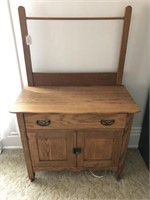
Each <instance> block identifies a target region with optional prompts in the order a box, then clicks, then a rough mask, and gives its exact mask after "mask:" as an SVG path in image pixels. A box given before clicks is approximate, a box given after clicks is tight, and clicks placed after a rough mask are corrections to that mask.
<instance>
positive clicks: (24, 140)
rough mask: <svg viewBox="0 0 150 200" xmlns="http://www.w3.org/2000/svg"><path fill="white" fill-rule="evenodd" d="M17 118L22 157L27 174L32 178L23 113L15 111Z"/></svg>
mask: <svg viewBox="0 0 150 200" xmlns="http://www.w3.org/2000/svg"><path fill="white" fill-rule="evenodd" d="M17 120H18V125H19V129H20V135H21V141H22V145H23V151H24V157H25V162H26V166H27V171H28V175H29V178H30V179H31V180H33V179H34V171H33V168H32V161H31V156H30V150H29V145H28V138H27V135H26V129H25V124H24V117H23V114H21V113H17Z"/></svg>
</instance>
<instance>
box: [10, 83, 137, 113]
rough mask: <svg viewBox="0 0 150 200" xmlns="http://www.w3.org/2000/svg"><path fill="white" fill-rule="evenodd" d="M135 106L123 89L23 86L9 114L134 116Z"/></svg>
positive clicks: (118, 87) (122, 87)
mask: <svg viewBox="0 0 150 200" xmlns="http://www.w3.org/2000/svg"><path fill="white" fill-rule="evenodd" d="M139 111H140V110H139V107H138V106H137V104H136V103H135V102H134V100H133V99H132V97H131V96H130V94H129V93H128V91H127V89H126V88H125V87H124V86H90V87H26V88H24V89H23V90H22V92H21V94H20V96H19V97H18V99H17V100H16V103H15V104H14V106H13V107H12V109H11V112H14V113H16V112H21V113H39V114H40V113H59V114H60V113H68V114H71V113H72V114H86V113H95V114H96V113H101V114H102V113H103V114H111V113H136V112H139Z"/></svg>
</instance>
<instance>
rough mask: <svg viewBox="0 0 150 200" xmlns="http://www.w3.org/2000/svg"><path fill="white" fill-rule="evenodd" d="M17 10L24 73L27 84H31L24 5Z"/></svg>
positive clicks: (30, 64)
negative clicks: (24, 67)
mask: <svg viewBox="0 0 150 200" xmlns="http://www.w3.org/2000/svg"><path fill="white" fill-rule="evenodd" d="M18 11H19V20H20V28H21V35H22V44H23V51H24V58H25V64H26V73H27V80H28V85H29V86H33V85H34V83H33V76H32V63H31V55H30V47H29V45H27V44H26V36H27V35H28V28H27V23H26V12H25V9H24V7H22V6H20V7H19V8H18Z"/></svg>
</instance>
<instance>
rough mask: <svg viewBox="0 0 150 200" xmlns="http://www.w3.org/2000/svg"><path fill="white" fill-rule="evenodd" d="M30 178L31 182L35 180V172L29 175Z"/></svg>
mask: <svg viewBox="0 0 150 200" xmlns="http://www.w3.org/2000/svg"><path fill="white" fill-rule="evenodd" d="M29 179H30V181H31V182H33V181H34V180H35V172H33V174H32V175H31V174H30V175H29Z"/></svg>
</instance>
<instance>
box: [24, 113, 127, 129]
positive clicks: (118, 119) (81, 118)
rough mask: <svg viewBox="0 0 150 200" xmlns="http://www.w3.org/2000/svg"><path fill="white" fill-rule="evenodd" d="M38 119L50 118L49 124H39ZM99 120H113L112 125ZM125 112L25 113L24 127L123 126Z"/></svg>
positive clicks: (86, 127)
mask: <svg viewBox="0 0 150 200" xmlns="http://www.w3.org/2000/svg"><path fill="white" fill-rule="evenodd" d="M38 120H44V121H45V120H50V124H49V125H46V126H40V125H38V124H37V121H38ZM101 120H114V123H113V124H112V125H103V124H102V123H101ZM125 122H126V114H25V123H26V128H27V129H29V130H31V129H33V130H34V129H36V130H38V129H41V128H42V129H43V130H45V129H49V130H50V129H75V130H76V129H88V128H91V129H92V128H93V127H94V128H107V129H110V128H111V129H112V128H124V127H125Z"/></svg>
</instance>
